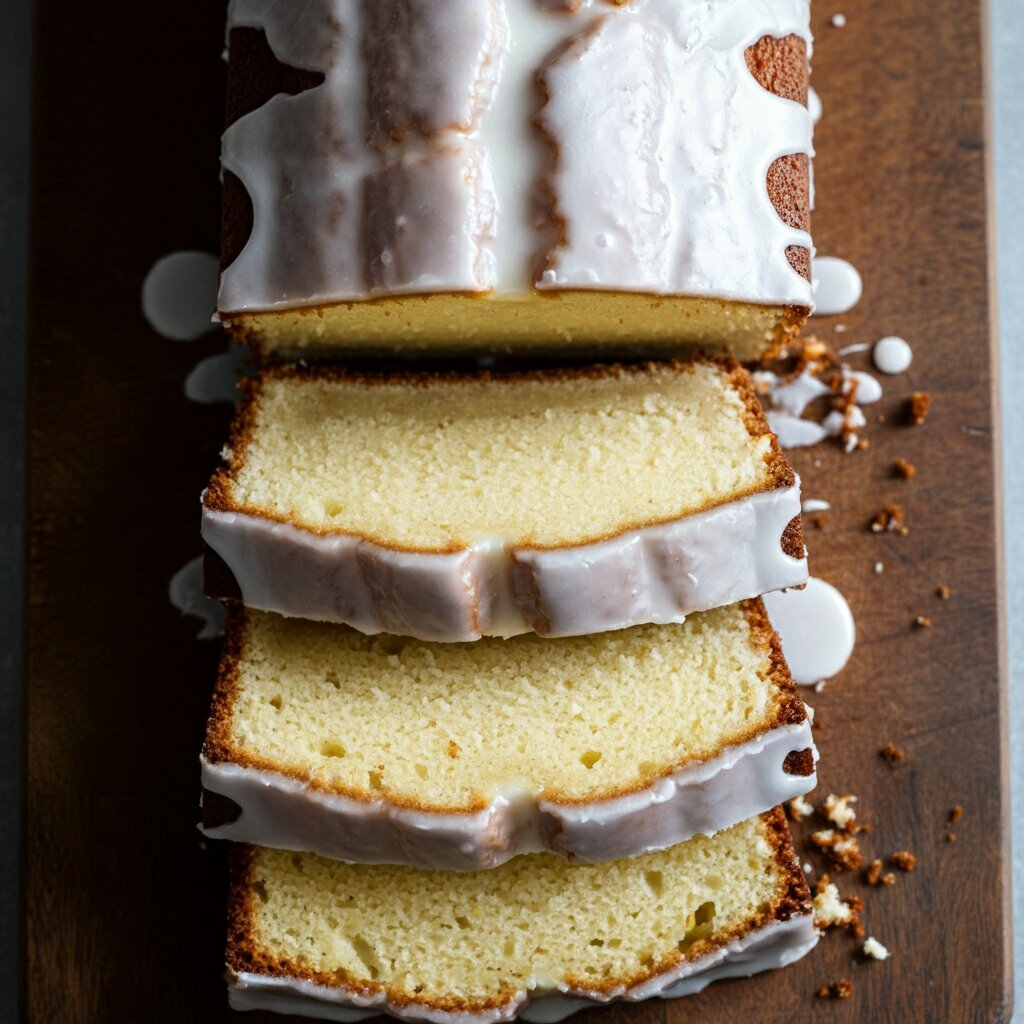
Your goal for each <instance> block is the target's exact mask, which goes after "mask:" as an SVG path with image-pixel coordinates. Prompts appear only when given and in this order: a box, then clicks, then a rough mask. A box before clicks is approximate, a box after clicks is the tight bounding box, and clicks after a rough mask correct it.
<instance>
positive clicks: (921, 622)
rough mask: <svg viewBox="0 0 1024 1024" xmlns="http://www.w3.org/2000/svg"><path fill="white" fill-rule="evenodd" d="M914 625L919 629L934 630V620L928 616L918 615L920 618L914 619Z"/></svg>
mask: <svg viewBox="0 0 1024 1024" xmlns="http://www.w3.org/2000/svg"><path fill="white" fill-rule="evenodd" d="M914 625H915V626H916V627H917V628H918V629H931V628H932V620H931V619H930V618H928V616H927V615H918V617H917V618H916V619H914Z"/></svg>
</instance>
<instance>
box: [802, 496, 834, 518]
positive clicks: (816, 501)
mask: <svg viewBox="0 0 1024 1024" xmlns="http://www.w3.org/2000/svg"><path fill="white" fill-rule="evenodd" d="M831 507H832V506H831V505H830V504H829V503H828V502H827V501H822V500H821V499H820V498H805V499H804V500H803V502H802V503H801V505H800V510H801V511H802V512H804V513H805V514H809V513H811V512H827V511H828V510H829V509H830V508H831Z"/></svg>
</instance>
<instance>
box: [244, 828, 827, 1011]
mask: <svg viewBox="0 0 1024 1024" xmlns="http://www.w3.org/2000/svg"><path fill="white" fill-rule="evenodd" d="M230 915H231V920H230V925H229V936H230V938H229V943H228V952H227V961H228V978H229V986H230V998H231V1003H232V1005H233V1006H234V1007H235V1008H236V1009H244V1010H249V1009H260V1008H263V1009H275V1010H280V1011H282V1012H292V1013H302V1014H308V1015H314V1016H323V1017H327V1018H329V1019H333V1020H342V1019H345V1020H352V1019H358V1018H359V1017H361V1016H367V1017H368V1016H372V1015H373V1014H376V1013H381V1012H384V1013H391V1014H393V1015H395V1016H399V1017H402V1018H405V1019H412V1020H427V1021H437V1022H443V1024H451V1022H453V1021H456V1020H458V1021H463V1022H472V1024H477V1022H479V1024H490V1022H492V1021H498V1020H508V1019H510V1018H511V1017H513V1016H516V1015H518V1016H520V1017H523V1018H525V1019H526V1020H542V1021H553V1020H558V1019H560V1018H561V1017H564V1016H566V1015H567V1014H569V1013H571V1012H573V1011H574V1010H577V1009H580V1008H582V1007H583V1006H585V1005H588V1004H589V1003H591V1002H599V1003H605V1002H610V1001H612V1000H618V999H626V1000H634V1001H635V1000H639V999H646V998H650V997H653V996H660V997H663V998H672V997H676V996H682V995H687V994H689V993H691V992H696V991H699V990H700V989H702V988H704V987H705V986H706V985H707V984H709V983H710V982H711V981H714V980H715V979H717V978H723V977H734V976H742V975H750V974H753V973H755V972H757V971H761V970H767V969H770V968H774V967H781V966H784V965H786V964H788V963H791V962H792V961H794V960H796V959H798V958H799V957H801V956H803V955H804V954H805V953H806V952H807V951H808V950H809V949H810V948H811V947H812V946H813V945H814V944H815V942H816V941H817V934H816V932H815V930H814V924H813V920H812V913H811V903H810V893H809V892H808V890H807V883H806V882H805V880H804V877H803V873H802V872H801V870H800V867H799V864H798V863H797V861H796V858H795V856H794V853H793V848H792V844H791V841H790V838H789V832H788V829H787V826H786V823H785V818H784V816H783V815H782V812H781V811H779V810H775V811H772V812H770V813H767V814H765V815H762V816H761V817H758V818H754V819H752V820H749V821H746V822H743V823H741V824H739V825H736V826H734V827H733V828H731V829H728V830H726V831H724V832H720V833H718V835H716V836H715V837H714V838H711V839H707V838H704V837H699V838H695V839H691V840H690V841H689V842H687V843H683V844H680V845H678V846H674V847H672V848H671V849H669V850H666V851H663V852H661V853H654V854H648V855H646V856H644V857H636V858H632V859H630V860H623V861H613V862H610V863H605V864H599V865H577V866H573V865H569V864H567V863H566V862H565V861H563V860H561V859H560V858H557V857H551V856H548V855H544V854H540V855H535V856H532V857H520V858H517V859H516V860H513V861H511V862H509V863H508V864H506V865H504V866H503V867H501V868H498V869H496V870H495V871H485V872H477V873H472V874H455V873H451V872H428V871H420V870H416V869H412V868H399V867H380V866H377V867H371V866H366V865H351V864H342V863H339V862H338V861H329V860H323V859H319V858H316V857H311V856H304V855H300V854H290V853H285V852H281V851H273V850H264V849H260V848H258V847H239V848H238V854H237V857H236V861H235V864H234V870H233V881H232V893H231V911H230Z"/></svg>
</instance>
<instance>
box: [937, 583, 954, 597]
mask: <svg viewBox="0 0 1024 1024" xmlns="http://www.w3.org/2000/svg"><path fill="white" fill-rule="evenodd" d="M952 595H953V591H952V590H950V589H949V587H947V586H941V587H936V588H935V596H936V597H937V598H938V599H939V600H940V601H948V600H949V599H950V597H952Z"/></svg>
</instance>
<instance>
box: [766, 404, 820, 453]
mask: <svg viewBox="0 0 1024 1024" xmlns="http://www.w3.org/2000/svg"><path fill="white" fill-rule="evenodd" d="M766 416H767V419H768V426H769V427H771V428H772V432H773V433H774V434H775V436H776V437H778V439H779V444H780V445H781V446H782V447H783V448H809V447H810V446H811V445H815V444H818V443H819V442H821V441H824V440H825V438H826V437H828V436H829V435H828V431H827V430H825V428H824V427H822V425H821V424H820V423H815V422H814V421H813V420H802V419H800V418H799V417H797V416H790V415H789V414H788V413H784V412H774V411H772V410H769V411H768V412H767V413H766Z"/></svg>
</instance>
